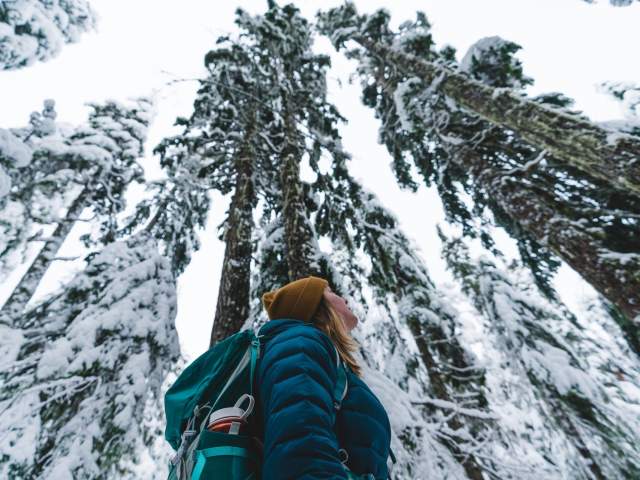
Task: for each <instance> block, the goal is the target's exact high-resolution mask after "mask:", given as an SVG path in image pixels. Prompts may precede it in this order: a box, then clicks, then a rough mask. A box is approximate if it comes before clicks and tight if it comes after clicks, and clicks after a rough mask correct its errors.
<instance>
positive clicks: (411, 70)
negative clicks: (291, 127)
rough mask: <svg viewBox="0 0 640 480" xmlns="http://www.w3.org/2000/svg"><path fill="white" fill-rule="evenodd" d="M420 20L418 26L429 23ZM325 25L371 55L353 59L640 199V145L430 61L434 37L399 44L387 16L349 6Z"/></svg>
mask: <svg viewBox="0 0 640 480" xmlns="http://www.w3.org/2000/svg"><path fill="white" fill-rule="evenodd" d="M421 17H422V18H419V20H418V23H424V21H426V18H425V17H424V15H421ZM320 19H321V24H320V27H321V30H322V31H323V33H325V34H327V35H329V36H330V37H331V41H332V42H333V44H334V45H335V46H336V47H338V48H342V47H344V45H345V42H347V41H349V40H354V41H355V42H357V43H358V44H359V45H360V46H361V48H362V49H364V50H365V52H366V53H365V52H360V53H359V54H358V53H356V52H355V51H353V50H352V54H354V55H359V56H361V55H365V56H369V57H370V58H374V57H375V58H378V59H383V62H384V63H386V64H391V65H393V67H394V68H395V69H397V70H398V74H400V75H403V76H407V77H416V78H417V79H419V80H420V81H422V82H425V83H426V84H427V85H431V86H432V89H433V90H436V87H437V90H438V91H439V92H442V93H443V94H444V95H446V96H447V97H448V98H449V99H450V100H451V101H453V102H455V103H456V104H458V105H459V106H460V107H461V108H464V109H466V110H468V111H469V112H472V113H473V114H474V115H476V116H477V117H479V118H481V119H484V120H486V121H489V122H491V123H492V124H494V125H497V126H500V127H503V128H507V129H509V130H511V131H513V132H514V134H516V135H518V136H520V137H521V138H522V139H523V140H524V141H526V142H528V143H530V144H531V145H533V146H535V147H537V148H539V149H544V150H546V151H548V152H549V154H550V155H553V156H554V157H556V158H558V159H559V160H560V161H562V162H563V163H564V164H566V165H567V166H571V167H574V168H577V169H579V170H582V171H585V172H586V173H588V174H589V175H591V176H593V177H594V178H598V179H600V180H603V181H605V182H607V183H608V184H610V185H611V186H613V187H615V188H618V189H620V190H622V191H627V190H628V191H630V192H633V194H634V195H636V196H638V195H640V167H638V166H637V165H636V164H635V163H636V162H634V160H633V159H634V158H636V157H637V156H638V154H639V153H640V139H638V138H636V137H634V136H629V135H617V134H614V133H613V132H611V131H607V130H606V129H604V128H602V127H600V126H598V125H596V124H594V123H592V122H590V121H588V120H587V119H585V118H584V117H579V116H575V115H571V114H569V113H568V112H566V111H560V110H557V109H556V110H554V109H548V108H544V107H543V106H541V105H540V104H539V103H537V102H534V101H531V100H530V99H527V98H525V97H523V96H522V95H521V94H520V93H519V92H514V91H513V90H512V89H511V88H494V87H491V86H489V85H486V84H483V83H482V82H479V81H477V80H475V79H473V78H471V77H469V76H468V75H464V74H463V73H462V72H459V71H456V70H455V69H452V68H451V66H450V65H447V64H446V62H442V61H438V60H437V58H434V57H433V56H432V55H430V52H429V49H430V46H431V43H432V41H431V38H430V36H426V35H424V34H421V33H419V32H415V31H414V32H409V35H406V36H405V39H404V40H400V39H398V38H396V37H397V34H396V33H394V32H392V31H391V30H390V29H389V27H388V20H389V14H388V12H387V11H384V10H379V11H378V12H376V13H374V14H372V15H358V14H357V11H356V9H355V7H354V5H353V4H352V3H347V4H345V5H344V6H342V7H338V8H334V9H332V10H330V11H328V12H326V13H323V14H321V15H320ZM404 26H405V25H403V27H404ZM403 29H404V28H403ZM400 33H402V32H400ZM416 33H417V35H414V34H416Z"/></svg>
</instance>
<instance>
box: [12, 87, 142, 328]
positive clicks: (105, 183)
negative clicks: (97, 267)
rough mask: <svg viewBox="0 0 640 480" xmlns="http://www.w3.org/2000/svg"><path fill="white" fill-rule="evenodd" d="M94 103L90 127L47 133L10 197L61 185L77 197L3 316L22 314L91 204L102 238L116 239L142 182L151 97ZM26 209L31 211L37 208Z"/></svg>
mask: <svg viewBox="0 0 640 480" xmlns="http://www.w3.org/2000/svg"><path fill="white" fill-rule="evenodd" d="M90 105H91V107H92V109H93V111H92V112H91V113H90V115H89V122H88V125H87V126H81V127H78V128H75V129H73V131H72V132H69V133H68V134H60V135H47V136H46V138H44V139H40V140H39V141H37V142H36V143H35V144H34V145H33V147H32V148H33V161H32V162H31V163H30V164H29V166H28V167H25V168H24V169H21V170H20V171H21V173H22V175H23V177H24V178H23V181H22V182H21V183H20V184H16V185H15V187H16V188H15V192H13V193H12V195H10V196H9V200H10V201H14V202H22V203H23V204H29V203H31V202H32V201H33V199H34V197H36V198H37V197H38V196H40V195H42V193H43V192H46V191H47V189H48V190H50V189H51V188H52V186H55V187H57V188H62V189H64V190H67V192H69V193H70V194H71V195H72V199H71V200H70V203H68V204H67V205H65V207H66V212H65V213H64V216H63V217H62V218H59V219H57V221H56V223H57V226H56V228H55V230H54V231H53V233H52V234H51V235H50V236H49V237H48V238H47V239H46V240H45V242H44V246H43V247H42V248H41V249H40V251H39V252H38V255H37V256H36V258H35V259H34V260H33V262H32V263H31V265H30V267H29V269H28V270H27V272H26V273H25V274H24V275H23V277H22V278H21V280H20V282H19V283H18V285H17V286H16V287H15V289H14V290H13V292H12V293H11V295H10V297H9V299H8V300H7V301H6V302H5V304H4V305H3V307H2V313H3V316H7V317H8V318H15V317H17V316H18V315H19V314H20V312H22V310H23V309H24V307H25V306H26V304H27V303H28V302H29V300H30V299H31V297H32V296H33V294H34V292H35V290H36V288H37V287H38V284H39V283H40V280H41V279H42V277H43V276H44V274H45V273H46V271H47V269H48V268H49V266H50V265H51V263H52V262H53V261H54V258H55V257H56V255H57V252H58V251H59V250H60V247H61V246H62V244H63V243H64V241H65V239H66V238H67V236H68V235H69V232H70V231H71V228H72V227H73V225H74V224H75V222H76V221H77V220H78V219H79V217H80V214H81V213H82V212H83V211H84V210H85V209H86V208H88V207H91V209H92V210H93V212H94V215H95V216H97V217H98V219H99V220H100V221H99V227H100V232H99V237H100V238H99V241H100V242H102V243H108V242H110V241H113V240H115V238H116V232H117V228H118V227H117V225H116V214H117V213H118V212H120V211H122V210H123V209H124V207H125V201H124V193H125V190H126V188H127V186H128V185H129V184H130V183H131V182H132V181H138V182H140V181H141V180H142V173H143V172H142V168H141V167H140V166H139V165H138V164H137V163H136V160H137V158H139V157H140V156H142V149H143V143H144V141H145V139H146V132H147V127H148V125H149V122H150V115H151V111H150V109H151V103H150V101H149V100H147V99H138V100H136V101H135V102H134V104H133V105H132V106H127V105H124V104H121V103H119V102H115V101H109V102H106V103H105V104H90ZM43 177H44V178H43ZM60 178H62V180H63V181H64V183H63V182H62V181H60ZM22 211H23V213H24V214H25V215H30V214H31V212H33V210H31V209H23V210H22ZM33 213H37V212H33ZM54 214H56V215H57V214H58V212H55V213H54ZM27 221H28V223H30V224H32V223H35V222H38V219H37V218H27Z"/></svg>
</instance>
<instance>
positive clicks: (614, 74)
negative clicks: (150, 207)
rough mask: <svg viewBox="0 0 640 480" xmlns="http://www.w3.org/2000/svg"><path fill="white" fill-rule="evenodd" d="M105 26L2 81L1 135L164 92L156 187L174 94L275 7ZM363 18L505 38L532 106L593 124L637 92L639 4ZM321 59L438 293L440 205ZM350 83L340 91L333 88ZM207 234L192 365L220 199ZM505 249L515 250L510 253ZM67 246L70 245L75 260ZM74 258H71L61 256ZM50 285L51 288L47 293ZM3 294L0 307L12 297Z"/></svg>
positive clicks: (433, 1) (456, 41)
mask: <svg viewBox="0 0 640 480" xmlns="http://www.w3.org/2000/svg"><path fill="white" fill-rule="evenodd" d="M91 3H92V5H93V6H94V8H95V10H96V11H97V12H98V14H99V16H100V20H99V24H98V31H97V32H96V33H90V34H87V35H84V36H83V37H82V39H81V41H80V43H78V44H75V45H68V46H66V47H65V48H64V49H63V51H62V53H61V54H60V55H59V56H58V57H57V58H55V59H53V60H51V61H49V62H46V63H39V64H36V65H34V66H32V67H29V68H27V69H23V70H19V71H15V72H0V127H3V128H7V127H17V126H23V125H26V124H27V121H28V118H29V114H30V113H31V112H32V111H36V110H37V111H40V110H41V108H42V102H43V100H44V99H45V98H53V99H54V100H55V101H56V109H57V111H58V120H59V121H64V122H70V123H74V124H77V123H81V122H83V121H84V120H85V119H86V115H87V108H86V107H85V106H84V104H85V102H89V101H101V100H104V99H107V98H114V99H126V98H128V97H132V96H138V95H148V94H150V93H151V92H152V91H156V90H157V92H158V99H159V102H158V105H157V108H158V115H157V117H156V120H155V123H154V124H153V126H152V129H151V132H150V138H149V142H148V144H147V152H148V156H147V157H146V158H145V160H144V166H145V169H146V171H147V172H148V174H149V175H150V176H154V175H157V174H158V167H157V160H156V159H155V158H153V157H152V156H151V155H150V154H149V152H150V151H151V149H152V148H153V146H155V145H156V144H157V143H158V141H159V140H160V139H161V138H162V137H164V136H166V135H168V134H171V133H172V132H173V130H172V127H171V125H172V123H173V121H174V119H175V117H176V116H177V115H184V116H188V115H189V113H190V111H191V106H192V102H193V98H194V92H195V82H184V83H178V84H174V85H171V86H168V85H167V82H168V81H170V80H173V79H178V78H196V77H198V76H200V75H202V74H203V72H204V68H203V57H204V54H205V53H206V52H207V51H208V50H209V49H211V48H214V47H215V45H214V41H215V38H216V37H217V36H218V35H221V34H224V33H227V32H230V31H234V30H235V28H234V27H235V25H234V23H233V19H234V15H233V13H234V10H235V8H236V7H237V6H240V5H242V7H243V8H245V9H247V10H249V11H251V12H253V13H259V12H261V11H263V10H264V9H265V8H266V4H267V2H266V1H265V0H262V1H243V2H235V3H231V2H219V1H217V2H216V1H211V0H209V1H205V0H181V1H180V2H175V1H168V0H126V1H125V0H92V1H91ZM294 3H296V4H297V5H298V6H299V7H300V8H301V10H302V11H303V13H304V14H305V15H306V16H307V18H312V16H313V14H314V13H315V11H316V10H317V9H319V8H322V9H324V8H328V7H330V6H335V5H338V4H340V3H341V1H339V0H336V1H328V0H323V1H315V2H309V1H306V2H302V1H297V2H294ZM356 3H357V4H358V5H359V8H360V9H361V10H362V11H373V10H375V9H377V8H380V7H385V8H387V9H389V10H390V11H391V13H392V17H393V21H394V23H395V24H397V23H399V22H401V21H402V20H405V19H407V18H414V16H415V11H416V10H418V9H420V10H423V11H424V12H425V13H426V14H427V17H428V19H429V21H430V23H431V24H432V26H433V30H432V31H433V34H434V39H435V41H436V44H437V47H438V48H441V47H442V46H443V45H444V44H450V45H453V46H454V47H456V49H457V50H458V54H457V56H458V59H459V60H460V59H461V58H462V56H463V55H464V54H465V52H466V50H467V48H468V47H469V46H470V45H471V44H472V43H474V42H475V41H477V40H478V39H480V38H482V37H486V36H493V35H499V36H501V37H502V38H505V39H507V40H511V41H514V42H516V43H518V44H520V45H521V46H522V47H523V48H522V50H520V52H519V53H518V57H519V58H520V59H521V60H522V62H523V64H524V71H525V74H526V75H528V76H531V77H533V78H534V79H535V84H534V86H533V87H530V88H529V89H528V92H529V93H530V94H532V95H533V94H537V93H541V92H549V91H560V92H563V93H565V94H566V95H568V96H570V97H572V98H574V99H575V100H576V107H577V108H578V109H581V110H583V111H584V112H585V113H586V114H587V115H588V116H590V117H591V118H592V119H594V120H597V121H601V120H610V119H614V118H619V117H621V112H620V108H619V106H618V104H617V103H616V102H614V101H613V100H611V99H610V98H609V97H607V96H605V95H603V94H601V93H598V92H597V91H596V88H595V87H596V85H597V84H598V83H600V82H603V81H634V80H635V81H640V63H639V62H638V56H637V46H638V45H640V28H638V25H640V3H638V2H634V4H633V5H632V6H630V7H626V8H614V7H611V6H609V4H608V2H605V1H604V0H601V2H600V3H599V4H596V5H589V4H587V3H585V2H583V1H581V0H518V1H515V0H422V1H419V2H418V1H407V0H403V1H399V0H398V1H393V2H391V1H387V2H382V1H379V0H367V1H366V2H364V1H360V2H356ZM318 48H319V49H321V50H323V51H326V52H331V53H332V56H333V58H334V67H333V69H332V71H331V74H330V75H331V77H330V78H331V80H332V81H331V85H332V90H331V98H332V101H334V103H336V105H337V106H338V108H339V109H340V111H341V112H342V114H343V115H345V116H346V117H347V118H348V119H349V124H348V125H346V126H345V127H344V129H343V130H342V134H343V137H344V144H345V146H346V148H347V149H348V150H349V151H350V152H351V153H352V155H353V160H352V162H351V171H352V173H353V174H354V176H355V177H357V178H360V180H361V181H362V182H363V183H364V184H365V186H367V187H368V188H369V189H371V190H373V191H374V192H376V193H377V194H378V195H379V197H380V198H381V200H382V201H383V203H384V204H385V205H386V206H387V207H388V208H390V209H391V210H392V211H393V212H395V213H396V215H397V216H398V218H399V219H400V223H401V225H402V227H403V229H404V231H405V233H407V234H408V235H409V236H410V237H411V238H412V239H413V240H415V241H416V243H417V244H418V245H419V247H420V249H421V253H422V256H423V258H424V259H425V261H426V263H427V265H428V266H429V268H430V271H431V273H432V276H433V277H434V279H435V280H436V281H437V282H442V281H446V280H447V279H448V275H447V274H445V273H444V263H443V262H442V260H441V259H440V258H439V247H440V243H439V240H438V239H437V236H436V233H435V228H434V225H435V224H436V223H437V222H438V221H441V220H442V213H441V207H440V202H439V199H438V197H437V195H435V194H434V193H433V192H429V191H427V190H426V189H425V188H421V189H420V191H419V192H418V193H416V194H413V193H410V192H403V191H400V190H399V189H398V187H397V186H396V182H395V179H394V178H393V176H392V173H391V170H390V168H389V161H390V159H389V156H388V155H387V153H386V150H385V149H384V148H383V147H381V146H380V145H378V144H377V143H376V139H377V121H376V120H375V119H374V118H373V112H372V111H370V110H369V109H366V108H365V107H363V106H362V105H361V104H360V100H359V94H360V90H359V87H358V86H357V85H349V84H348V83H347V79H348V76H349V73H351V71H352V65H350V64H349V62H347V61H346V60H345V59H344V58H343V57H341V56H340V55H335V54H333V50H332V49H331V48H330V46H329V45H328V41H326V39H319V42H318ZM338 77H339V78H340V79H342V80H343V83H342V87H338V85H337V82H336V81H335V80H336V79H337V78H338ZM215 199H216V201H215V203H214V205H213V211H212V213H211V222H210V228H208V229H207V231H206V232H204V233H203V235H202V237H201V238H202V249H201V250H200V252H198V253H197V254H196V255H194V257H193V261H192V264H191V265H190V266H189V268H188V270H187V271H186V272H185V274H184V275H183V276H182V277H181V278H180V280H179V311H178V319H177V327H178V331H179V334H180V338H181V344H182V347H183V351H184V353H185V354H186V355H187V357H189V358H192V357H194V356H196V355H198V354H200V353H201V352H202V351H204V350H205V349H206V348H207V344H208V339H209V332H210V327H211V321H212V319H213V313H214V309H215V305H216V297H217V291H218V278H219V276H220V269H221V262H222V258H223V254H224V251H223V244H222V243H221V242H219V241H218V240H217V238H216V237H217V234H216V232H215V226H216V225H218V224H219V223H220V222H221V221H222V219H223V217H224V212H225V210H226V207H227V201H225V200H224V199H221V198H220V197H219V196H216V197H215ZM507 243H508V242H507ZM69 245H72V242H70V243H69V244H68V245H65V248H66V249H67V250H68V249H69V248H73V247H69ZM61 253H62V254H63V255H67V254H70V253H73V252H69V251H66V252H61ZM65 274H66V275H67V276H68V274H69V264H62V265H58V266H57V268H56V269H55V270H54V271H52V272H50V274H48V277H49V278H50V279H51V278H58V277H60V276H61V275H63V276H64V275H65ZM50 282H51V280H49V283H50ZM9 283H10V282H6V284H5V288H4V289H2V288H0V297H5V296H6V295H7V294H8V293H7V292H8V291H9V290H10V285H9ZM557 283H558V287H559V289H560V291H561V293H562V294H563V296H565V298H566V300H567V301H568V303H571V301H572V298H573V295H575V294H576V290H577V291H578V292H577V293H580V291H586V290H587V287H586V286H585V285H584V284H583V283H581V282H579V281H577V280H576V275H575V274H573V272H570V271H569V270H568V269H564V270H563V271H562V272H561V274H560V276H559V279H558V282H557Z"/></svg>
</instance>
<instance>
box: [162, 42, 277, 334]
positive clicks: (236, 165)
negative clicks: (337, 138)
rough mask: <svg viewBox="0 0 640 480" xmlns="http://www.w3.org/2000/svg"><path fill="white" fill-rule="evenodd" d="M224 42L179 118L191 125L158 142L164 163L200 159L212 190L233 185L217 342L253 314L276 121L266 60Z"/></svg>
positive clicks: (225, 190)
mask: <svg viewBox="0 0 640 480" xmlns="http://www.w3.org/2000/svg"><path fill="white" fill-rule="evenodd" d="M218 44H219V45H220V46H219V47H218V48H217V49H215V50H212V51H210V52H208V53H207V54H206V56H205V65H206V67H207V69H208V70H209V75H208V76H207V77H206V78H204V79H202V80H200V88H199V90H198V93H197V97H196V100H195V102H194V111H193V113H192V115H191V117H190V118H188V119H184V118H181V119H178V122H177V123H178V124H180V125H184V132H183V133H182V134H181V135H177V136H175V137H173V138H167V139H164V140H163V141H162V143H161V144H160V145H159V146H158V147H157V148H156V152H159V153H160V154H161V163H162V164H163V166H164V167H165V168H175V167H176V166H178V165H179V164H180V163H181V162H189V163H191V164H193V165H194V166H195V165H197V167H194V168H197V169H198V171H197V172H196V175H197V177H198V178H200V179H201V183H202V184H203V185H206V186H207V187H208V188H209V189H215V190H218V191H220V192H221V193H223V194H228V193H230V192H233V195H232V199H231V203H230V206H229V210H228V212H227V217H226V219H225V221H224V222H223V225H222V226H223V227H224V233H223V235H222V239H223V240H224V242H225V258H224V261H223V267H222V274H221V277H220V287H219V291H218V302H217V305H216V310H215V318H214V322H213V329H212V333H211V344H212V345H213V344H214V343H216V342H217V341H219V340H221V339H223V338H226V337H228V336H229V335H231V334H232V333H235V332H237V331H238V330H239V329H240V328H241V327H242V325H243V324H244V323H245V322H246V321H247V319H248V317H249V303H250V299H249V283H250V264H251V253H252V243H251V237H252V232H253V209H254V208H255V206H256V202H257V195H256V190H257V189H259V188H257V187H256V185H255V183H258V185H260V184H265V183H267V181H268V179H267V178H265V177H266V176H267V175H266V174H265V173H263V174H262V175H260V177H262V178H259V179H257V180H256V179H255V177H256V174H255V172H258V171H263V172H266V171H268V170H269V169H268V168H265V167H264V166H263V164H264V163H265V162H270V161H271V155H272V152H271V150H270V148H269V145H268V144H266V143H265V141H264V139H263V136H264V135H265V133H264V131H263V129H266V126H268V125H269V124H270V123H272V122H273V121H274V114H273V112H272V111H271V109H270V108H269V104H268V103H267V102H268V97H269V93H270V90H271V89H272V88H273V86H272V85H271V84H270V83H269V78H265V75H264V72H263V70H262V68H261V67H260V66H259V64H258V63H259V62H265V61H266V59H265V58H262V59H260V56H261V55H262V57H264V54H261V53H260V51H259V50H257V49H256V48H255V47H253V46H252V45H251V44H248V43H247V42H243V39H242V38H240V39H239V40H235V41H233V40H231V39H226V38H222V39H220V40H219V41H218Z"/></svg>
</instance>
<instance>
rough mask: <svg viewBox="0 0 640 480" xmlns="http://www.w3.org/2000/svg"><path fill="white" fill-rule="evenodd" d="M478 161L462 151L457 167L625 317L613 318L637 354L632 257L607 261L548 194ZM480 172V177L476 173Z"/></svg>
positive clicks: (638, 271)
mask: <svg viewBox="0 0 640 480" xmlns="http://www.w3.org/2000/svg"><path fill="white" fill-rule="evenodd" d="M483 162H484V161H483V159H482V158H479V157H478V156H476V155H474V154H473V153H472V152H468V153H467V154H464V155H463V160H462V163H463V165H464V166H465V167H466V168H470V169H472V170H473V171H474V174H475V175H474V178H475V179H476V181H478V182H479V183H480V185H481V186H482V187H483V188H485V189H486V190H487V193H488V195H489V196H490V197H491V198H492V199H493V200H494V201H495V202H496V203H497V204H498V206H499V207H500V208H501V209H502V210H504V211H505V212H506V213H507V215H509V216H510V217H511V218H512V219H513V220H514V221H516V222H517V224H518V225H519V226H520V227H521V228H522V229H523V230H525V231H527V232H528V233H530V234H531V235H532V236H533V237H534V238H536V239H537V240H538V241H539V242H540V243H541V244H543V245H544V246H546V247H547V248H549V250H551V251H552V252H554V253H555V254H556V255H558V256H559V257H560V258H562V260H564V261H565V262H566V263H567V264H568V265H569V266H570V267H571V268H573V269H574V270H575V271H576V272H578V273H579V274H580V275H581V276H582V277H583V278H584V279H585V280H586V281H587V282H588V283H590V284H591V285H592V286H593V287H594V288H595V289H596V290H598V291H599V292H600V293H601V294H602V295H603V296H604V297H605V298H606V299H607V300H609V301H610V302H611V303H613V304H614V305H616V306H617V307H618V308H619V310H620V311H621V312H622V313H623V314H624V315H625V316H626V317H627V318H618V319H617V320H618V325H619V326H620V327H621V329H622V330H623V332H624V333H625V336H626V338H627V341H628V343H629V345H630V346H631V348H632V349H633V350H635V351H636V352H637V353H638V354H640V332H639V328H638V324H637V321H634V319H635V318H638V316H639V315H640V264H639V262H638V259H637V256H628V257H625V256H622V258H617V257H616V255H615V254H614V255H611V256H610V257H607V255H606V253H607V252H605V251H603V249H602V248H601V245H600V244H599V242H598V239H597V238H595V237H594V235H593V233H591V232H588V231H586V230H585V229H584V227H583V226H582V225H581V224H580V222H579V220H572V219H571V218H570V217H569V216H568V215H564V214H563V210H564V208H565V207H564V206H563V205H562V204H560V203H559V202H558V201H557V200H556V199H555V198H554V197H553V194H552V193H550V192H548V191H545V190H543V189H541V188H538V187H535V186H534V185H533V184H531V183H529V182H527V181H526V179H523V178H518V177H512V176H505V175H504V173H501V172H495V171H492V170H491V169H490V168H487V165H486V163H483ZM480 172H482V173H480Z"/></svg>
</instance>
